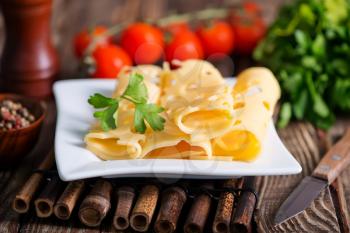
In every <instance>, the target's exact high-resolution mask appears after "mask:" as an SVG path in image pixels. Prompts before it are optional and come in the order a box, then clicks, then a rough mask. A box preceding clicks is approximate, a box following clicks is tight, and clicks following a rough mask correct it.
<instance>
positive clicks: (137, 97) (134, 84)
mask: <svg viewBox="0 0 350 233" xmlns="http://www.w3.org/2000/svg"><path fill="white" fill-rule="evenodd" d="M122 98H124V99H127V100H129V101H131V102H133V103H136V104H141V103H147V99H148V92H147V87H146V85H145V84H144V82H143V76H142V75H140V74H131V76H130V79H129V83H128V86H127V87H126V89H125V91H124V93H123V95H122Z"/></svg>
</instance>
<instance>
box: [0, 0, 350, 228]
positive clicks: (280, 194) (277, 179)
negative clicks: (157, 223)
mask: <svg viewBox="0 0 350 233" xmlns="http://www.w3.org/2000/svg"><path fill="white" fill-rule="evenodd" d="M146 2H147V3H146ZM223 2H226V1H220V0H216V1H199V0H195V1H193V0H191V1H188V0H178V1H175V0H172V1H170V0H168V1H165V0H164V1H163V0H147V1H141V0H128V1H126V0H124V1H122V0H118V1H113V0H99V1H96V0H95V1H93V0H74V1H71V0H57V1H54V16H53V27H52V28H53V34H54V42H55V44H56V46H57V47H58V52H59V55H60V58H61V70H60V77H61V78H64V79H65V78H74V77H76V75H77V62H76V60H75V59H74V57H73V53H72V47H71V41H72V36H73V35H74V34H75V33H76V32H77V31H78V30H79V29H80V28H81V27H83V26H87V25H90V24H92V23H107V24H111V23H118V22H121V21H124V20H127V19H130V18H131V19H136V18H138V17H142V18H157V17H162V16H164V15H166V14H167V12H169V11H170V10H177V11H178V12H184V11H191V10H196V9H200V8H203V6H205V5H207V4H211V5H220V4H222V3H223ZM232 2H233V1H232ZM264 2H266V4H263V6H264V8H265V15H266V16H267V20H268V21H271V20H272V19H273V17H274V15H275V12H276V8H277V6H278V5H279V4H281V3H283V2H286V0H279V1H276V0H274V1H272V0H264ZM1 25H2V24H1V22H0V30H3V26H1ZM0 35H3V33H0ZM0 41H3V37H0ZM1 44H2V43H1ZM234 61H235V71H234V73H235V74H236V73H237V72H238V71H239V70H241V69H243V68H245V67H247V66H249V65H250V64H251V60H250V59H249V58H236V57H235V58H234ZM49 112H50V114H49V117H48V118H47V119H46V122H45V125H46V127H45V130H44V131H43V132H42V135H41V138H40V142H39V143H38V146H37V147H36V148H35V149H34V151H33V152H32V153H31V154H30V155H29V156H28V157H27V158H26V159H25V160H24V161H23V163H21V164H20V165H19V166H18V167H16V168H14V169H12V170H9V171H0V203H1V204H0V232H111V231H113V229H112V227H111V224H110V222H108V221H105V222H104V223H103V225H102V226H101V227H100V228H98V229H89V228H86V227H84V226H82V225H81V224H80V223H79V221H78V219H77V217H73V218H72V219H71V220H69V221H65V222H63V221H59V220H57V219H56V218H49V219H39V218H37V217H35V214H34V212H33V211H32V212H30V213H29V214H26V215H23V216H20V215H18V214H16V213H15V212H13V211H11V210H10V203H11V201H12V199H13V195H14V193H15V192H16V190H18V188H19V187H20V186H21V185H22V184H23V182H24V181H25V179H26V177H27V176H28V174H29V173H30V171H31V167H32V165H33V164H35V163H36V161H37V160H40V157H41V156H42V155H43V154H45V153H46V152H47V151H48V150H49V149H50V148H49V145H50V144H52V142H53V138H54V135H53V132H54V130H53V129H54V122H55V115H56V113H55V108H54V105H53V104H52V103H51V104H50V111H49ZM349 126H350V119H349V118H348V119H339V120H338V121H337V124H336V125H335V126H334V127H333V128H332V129H331V130H330V132H329V133H328V134H327V135H326V136H327V137H325V136H324V135H323V136H322V134H321V133H320V132H319V131H318V130H317V129H315V128H314V127H313V126H311V125H310V124H307V123H303V122H294V123H292V124H290V125H289V126H288V127H287V128H285V129H282V130H279V135H280V136H281V138H282V139H283V141H284V143H285V144H286V146H287V147H288V149H289V150H290V151H291V153H292V154H293V155H294V156H295V158H296V159H297V160H298V161H299V162H300V163H301V165H302V167H303V171H302V173H301V174H299V175H290V176H273V177H258V178H257V183H256V190H257V192H258V193H259V195H260V199H259V203H258V210H257V211H256V213H255V215H254V220H255V222H256V225H255V230H256V231H258V232H349V227H350V225H349V216H348V213H349V209H350V206H348V205H347V204H346V203H350V168H348V169H346V170H345V171H344V172H343V173H342V175H341V176H340V177H339V178H338V179H337V180H336V181H335V182H334V183H333V184H332V186H331V187H330V188H327V189H326V190H325V191H323V192H322V193H321V195H320V196H319V198H317V200H316V201H314V202H313V203H312V205H311V206H310V207H309V208H308V209H307V210H306V211H304V212H303V213H301V214H299V215H298V216H297V217H294V218H292V219H290V220H288V221H286V222H285V223H282V224H281V225H279V226H273V223H272V222H273V216H274V214H275V213H276V210H277V208H278V207H279V205H280V204H281V203H282V201H283V200H284V199H285V198H286V197H287V196H288V194H289V193H290V192H291V190H293V188H294V187H295V186H296V185H297V184H298V182H300V180H301V179H302V177H304V176H306V175H309V174H310V173H311V171H312V170H313V168H314V167H315V166H316V164H317V162H318V161H319V160H320V158H321V156H322V155H323V153H324V151H325V150H326V148H327V147H328V145H329V144H330V141H334V140H336V139H337V138H338V137H339V136H340V135H341V134H342V133H343V132H344V130H345V128H346V127H349ZM320 135H321V136H322V137H320ZM327 138H328V139H330V140H326V139H327ZM0 143H1V142H0ZM274 156H278V155H274ZM32 210H33V208H32ZM75 216H76V215H75Z"/></svg>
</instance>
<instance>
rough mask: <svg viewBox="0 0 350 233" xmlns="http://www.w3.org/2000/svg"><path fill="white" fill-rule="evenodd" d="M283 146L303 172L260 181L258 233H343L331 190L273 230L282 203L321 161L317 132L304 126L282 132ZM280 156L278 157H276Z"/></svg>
mask: <svg viewBox="0 0 350 233" xmlns="http://www.w3.org/2000/svg"><path fill="white" fill-rule="evenodd" d="M279 134H280V136H281V137H282V139H283V141H284V143H285V144H286V146H287V147H288V149H289V150H290V152H291V153H292V154H293V155H294V156H295V158H296V159H297V160H298V161H299V162H300V164H301V165H302V167H303V171H302V173H301V174H298V175H289V176H271V177H259V179H258V181H257V190H258V193H259V194H260V200H259V203H258V209H259V210H258V212H257V213H256V214H255V220H256V222H257V228H258V229H257V230H258V232H340V226H339V223H338V220H337V215H336V212H335V208H334V205H333V202H332V198H331V195H330V192H329V189H328V188H327V189H325V190H324V191H323V192H322V193H321V194H320V196H319V197H318V198H317V199H316V200H315V201H314V202H313V203H312V204H311V206H310V207H308V208H307V209H306V210H305V211H303V212H302V213H300V214H299V215H297V216H295V217H293V218H291V219H289V220H287V221H286V222H284V223H282V224H280V225H277V226H274V224H273V219H274V216H275V214H276V211H277V210H278V208H279V206H280V205H281V204H282V202H283V201H284V200H285V199H286V198H287V197H288V195H289V194H290V192H291V191H292V190H293V189H294V188H295V186H296V185H297V184H298V183H299V182H300V181H301V179H302V178H303V177H304V176H306V175H309V174H311V172H312V170H313V168H314V167H315V166H316V164H317V162H318V161H319V160H320V153H319V149H318V147H317V138H316V135H317V134H316V131H315V130H314V129H313V128H312V127H310V125H308V124H305V123H292V124H290V126H288V127H287V128H286V129H283V130H280V131H279ZM274 156H278V155H274Z"/></svg>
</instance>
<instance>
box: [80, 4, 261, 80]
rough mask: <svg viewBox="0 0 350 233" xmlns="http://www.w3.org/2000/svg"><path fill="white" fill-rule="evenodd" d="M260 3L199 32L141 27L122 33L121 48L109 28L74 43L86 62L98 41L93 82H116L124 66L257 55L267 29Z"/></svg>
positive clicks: (212, 22)
mask: <svg viewBox="0 0 350 233" xmlns="http://www.w3.org/2000/svg"><path fill="white" fill-rule="evenodd" d="M260 13H261V10H260V8H259V7H258V6H257V5H256V4H255V3H249V2H248V3H245V4H244V5H243V7H242V9H240V10H232V11H231V13H230V15H229V20H228V21H224V20H210V21H206V22H203V23H201V24H198V25H197V27H196V29H195V30H194V31H192V30H191V28H190V27H189V25H188V24H187V23H186V22H177V23H173V24H170V25H167V26H165V27H163V28H158V27H156V26H154V25H151V24H147V23H142V22H137V23H133V24H130V25H128V26H127V27H126V28H125V29H124V30H123V31H122V32H121V34H120V39H119V44H120V46H118V45H117V44H114V43H112V41H113V40H112V37H110V36H106V35H105V34H104V33H105V32H106V31H107V28H106V27H103V26H97V27H95V28H93V29H92V30H83V31H82V32H80V33H79V34H77V35H76V37H75V39H74V48H75V54H76V56H77V57H78V58H82V56H83V55H84V53H86V50H88V49H89V47H92V46H89V45H90V44H91V42H92V41H94V43H95V44H94V46H93V51H92V53H91V54H92V58H93V59H94V63H95V69H94V72H93V73H92V74H91V76H92V77H104V78H115V77H116V76H117V75H118V73H119V71H120V70H121V68H122V67H123V66H130V65H132V64H153V63H155V62H157V61H160V60H166V61H169V62H171V61H173V60H186V59H204V58H208V57H211V58H212V57H215V58H216V57H218V58H220V57H222V56H227V55H229V54H231V53H232V51H235V52H237V53H240V54H251V52H252V51H253V49H254V48H255V46H256V44H257V42H258V41H259V40H260V39H261V38H262V37H263V35H264V33H265V29H266V26H265V24H264V22H263V21H262V19H261V17H260Z"/></svg>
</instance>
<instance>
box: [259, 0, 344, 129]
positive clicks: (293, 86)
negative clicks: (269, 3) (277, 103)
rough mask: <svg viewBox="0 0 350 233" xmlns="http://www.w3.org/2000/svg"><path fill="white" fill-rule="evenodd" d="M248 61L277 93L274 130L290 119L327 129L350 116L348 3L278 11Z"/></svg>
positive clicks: (307, 2)
mask: <svg viewBox="0 0 350 233" xmlns="http://www.w3.org/2000/svg"><path fill="white" fill-rule="evenodd" d="M254 58H255V59H256V60H258V61H259V62H261V63H263V64H264V65H266V66H268V67H269V68H271V70H272V71H273V72H274V73H275V74H276V76H277V78H278V79H279V81H280V84H281V88H282V90H283V96H282V102H283V103H282V107H281V112H280V119H279V122H280V123H279V126H285V125H287V124H288V122H289V120H290V119H292V118H296V119H304V120H307V121H310V122H312V123H313V124H315V125H316V126H317V127H319V128H322V129H329V127H331V126H332V124H333V122H334V119H335V117H334V112H336V111H338V110H341V111H344V112H350V66H349V61H350V0H297V1H294V2H293V3H292V4H291V5H289V6H286V7H284V8H282V10H281V12H280V15H279V17H278V18H277V20H276V21H275V22H274V23H273V24H272V26H271V27H270V29H269V31H268V33H267V35H266V37H265V39H264V40H263V41H262V42H261V43H260V44H259V45H258V47H257V48H256V49H255V51H254Z"/></svg>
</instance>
